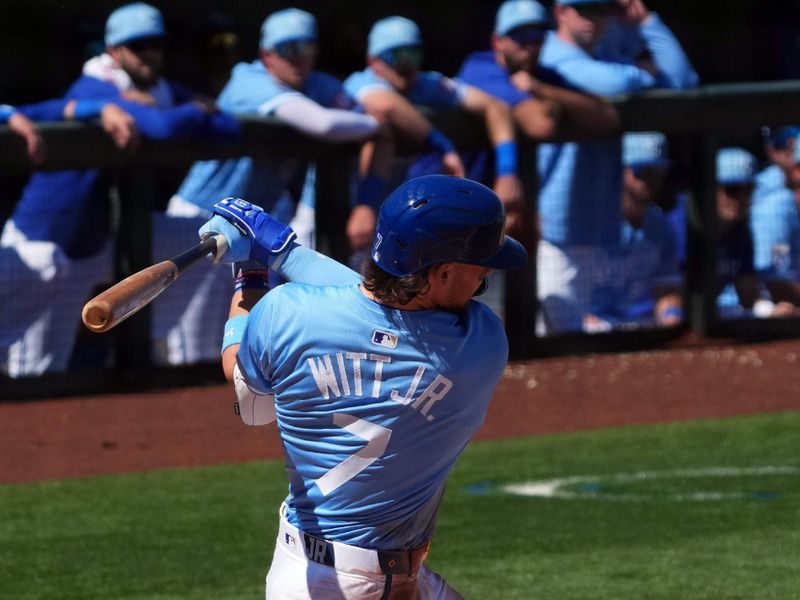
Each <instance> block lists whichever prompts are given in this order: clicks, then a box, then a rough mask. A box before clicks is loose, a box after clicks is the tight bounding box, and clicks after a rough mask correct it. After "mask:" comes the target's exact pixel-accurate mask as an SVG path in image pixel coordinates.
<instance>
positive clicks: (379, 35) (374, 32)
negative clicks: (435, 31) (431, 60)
mask: <svg viewBox="0 0 800 600" xmlns="http://www.w3.org/2000/svg"><path fill="white" fill-rule="evenodd" d="M406 46H422V34H421V33H420V31H419V27H417V24H416V23H414V21H412V20H411V19H406V18H405V17H386V18H385V19H381V20H380V21H377V22H376V23H375V24H374V25H373V26H372V29H371V30H370V32H369V38H368V43H367V54H368V55H369V56H379V55H380V54H381V53H382V52H386V51H387V50H391V49H393V48H403V47H406Z"/></svg>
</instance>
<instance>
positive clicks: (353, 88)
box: [344, 67, 394, 95]
mask: <svg viewBox="0 0 800 600" xmlns="http://www.w3.org/2000/svg"><path fill="white" fill-rule="evenodd" d="M344 87H345V89H346V90H347V91H348V92H349V93H350V94H353V95H355V93H357V92H359V91H361V90H364V89H367V88H370V89H371V88H376V89H387V90H392V89H394V88H392V87H391V85H390V84H389V82H388V81H386V80H385V79H384V78H383V77H380V76H379V75H378V74H377V73H375V71H373V70H372V69H371V68H369V67H368V68H366V69H364V70H363V71H356V72H355V73H352V74H351V75H350V76H349V77H348V78H347V79H346V80H345V82H344Z"/></svg>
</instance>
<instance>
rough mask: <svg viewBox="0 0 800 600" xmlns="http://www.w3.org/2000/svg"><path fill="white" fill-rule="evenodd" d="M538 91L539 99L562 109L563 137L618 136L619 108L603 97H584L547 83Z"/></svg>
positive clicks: (586, 95) (590, 95) (561, 126)
mask: <svg viewBox="0 0 800 600" xmlns="http://www.w3.org/2000/svg"><path fill="white" fill-rule="evenodd" d="M538 90H539V97H540V98H542V99H544V100H549V101H552V102H555V103H556V104H557V105H558V106H559V107H561V117H560V119H559V123H558V132H559V133H560V134H562V135H569V133H572V132H586V131H591V132H595V133H615V132H617V131H618V130H619V125H620V123H619V114H618V113H617V109H616V108H614V105H612V104H611V103H610V102H609V101H608V100H606V99H604V98H601V97H600V96H595V95H593V94H582V93H580V92H575V91H572V90H568V89H566V88H562V87H558V86H555V85H549V84H545V83H543V84H541V85H540V86H539V88H538Z"/></svg>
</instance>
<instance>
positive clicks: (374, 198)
mask: <svg viewBox="0 0 800 600" xmlns="http://www.w3.org/2000/svg"><path fill="white" fill-rule="evenodd" d="M385 194H386V181H385V180H384V179H383V178H382V177H378V176H377V175H367V176H366V177H364V178H363V179H362V180H361V181H360V182H359V183H358V191H357V192H356V205H359V204H366V205H367V206H370V207H372V208H373V209H374V210H375V212H378V209H379V208H380V207H381V204H382V203H383V198H384V195H385Z"/></svg>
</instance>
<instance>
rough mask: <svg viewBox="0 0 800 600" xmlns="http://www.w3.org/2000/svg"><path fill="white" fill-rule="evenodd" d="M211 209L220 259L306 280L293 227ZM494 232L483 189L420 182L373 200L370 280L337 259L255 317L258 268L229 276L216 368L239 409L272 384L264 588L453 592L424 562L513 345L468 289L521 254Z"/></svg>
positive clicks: (434, 179) (496, 210)
mask: <svg viewBox="0 0 800 600" xmlns="http://www.w3.org/2000/svg"><path fill="white" fill-rule="evenodd" d="M215 212H216V213H217V215H218V216H215V217H213V218H212V220H211V221H209V223H208V224H207V225H206V226H205V227H204V228H203V230H202V231H203V233H209V232H213V231H216V232H222V233H223V234H224V235H225V236H226V238H227V239H228V241H229V243H230V245H231V250H229V253H230V254H226V257H225V260H231V259H235V260H242V259H255V260H257V261H259V262H261V263H262V264H263V263H272V265H273V268H275V266H276V264H280V267H279V268H281V269H282V274H283V275H285V276H287V277H289V278H290V279H292V278H294V279H297V278H298V273H299V274H300V278H301V279H306V278H305V277H304V276H303V274H302V273H300V270H302V269H300V270H298V269H297V261H295V262H294V264H292V261H293V260H294V259H295V257H294V256H293V254H294V253H295V252H297V251H303V250H305V249H303V248H298V247H296V246H294V247H293V246H292V244H291V238H292V237H293V233H292V232H291V230H289V229H288V228H285V227H284V226H282V225H281V224H280V223H277V222H275V221H273V220H272V219H271V218H269V216H268V215H266V214H265V213H263V212H261V211H260V210H259V209H258V208H257V207H253V206H252V205H250V204H249V203H247V202H244V201H241V200H235V199H228V200H225V201H222V202H220V203H218V204H217V205H216V206H215ZM232 223H233V224H237V226H238V227H234V226H233V225H232ZM239 227H243V229H239ZM503 227H504V211H503V207H502V204H501V202H500V200H499V199H498V198H497V196H496V195H495V194H494V193H493V192H492V191H491V190H489V189H488V188H486V187H484V186H483V185H481V184H478V183H475V182H473V181H470V180H465V179H459V178H452V177H448V176H443V175H430V176H424V177H420V178H417V179H413V180H410V181H408V182H406V183H404V184H403V185H401V186H400V187H399V188H398V189H397V190H395V192H393V193H392V194H391V195H390V196H389V197H388V198H387V199H386V201H385V202H384V203H383V205H382V206H381V209H380V213H379V217H378V224H377V236H376V240H375V243H374V246H373V249H372V254H371V258H370V259H368V260H367V261H366V262H365V264H364V268H363V274H364V278H363V281H360V278H359V277H358V276H357V275H356V274H355V273H354V272H351V271H348V270H346V269H345V268H344V267H334V268H333V270H334V271H335V273H334V276H332V277H331V281H329V283H332V284H335V285H326V286H321V287H317V286H312V285H301V284H297V283H288V284H286V285H282V286H279V287H277V288H275V289H273V290H272V291H271V292H270V293H269V294H267V295H266V296H265V297H264V298H263V299H262V300H260V301H258V303H257V304H255V307H254V308H252V310H250V308H251V306H252V303H253V302H254V301H255V300H256V299H257V297H258V296H260V295H261V294H262V293H263V292H262V291H260V290H259V289H258V288H259V286H260V285H261V284H262V282H263V280H264V276H263V274H261V275H259V274H257V273H256V274H254V273H252V272H251V274H249V275H248V274H247V273H243V274H242V275H241V276H240V278H239V283H238V285H239V287H240V288H241V289H240V290H239V291H238V292H236V293H235V294H234V299H233V304H232V310H231V314H232V319H231V320H230V321H229V325H228V326H226V336H225V341H224V343H223V358H222V360H223V367H224V370H225V373H226V375H227V376H228V378H229V379H230V380H232V381H234V383H235V386H236V389H237V395H238V396H239V397H240V399H241V401H242V402H243V403H245V404H246V405H247V406H253V404H254V403H253V397H254V396H259V397H260V398H261V402H262V403H263V402H264V401H265V400H264V399H265V397H267V396H268V395H271V394H274V405H272V401H271V399H268V400H266V403H267V407H266V408H264V407H263V405H262V404H261V403H259V405H260V406H262V408H260V409H259V413H260V414H259V415H255V416H257V417H258V418H257V419H250V421H251V422H253V421H257V422H265V421H269V420H270V419H271V418H277V421H278V424H279V429H280V431H281V436H282V441H283V444H284V448H285V451H286V456H287V463H286V466H287V471H288V474H289V481H290V492H289V496H288V497H287V499H286V502H285V503H284V505H283V506H282V508H281V524H280V534H279V537H278V541H277V548H276V550H275V554H274V558H273V563H272V567H271V569H270V573H269V576H268V579H267V598H283V597H287V596H291V597H296V598H308V597H314V598H330V597H337V598H339V597H341V598H361V599H369V598H375V599H376V600H377V599H378V598H387V597H398V598H399V597H402V598H412V597H414V598H416V597H421V598H459V597H460V596H459V595H458V594H457V593H456V592H455V591H454V590H453V589H452V588H450V587H449V586H448V585H447V584H446V583H445V581H444V580H443V579H442V578H441V577H440V576H438V575H436V574H434V573H433V572H432V571H430V570H429V569H428V568H427V567H426V566H425V565H424V564H423V561H424V558H425V556H426V554H427V550H428V546H429V544H430V540H431V537H432V536H433V530H434V525H435V520H436V514H437V511H438V508H439V504H440V502H441V498H442V494H443V491H444V483H445V480H446V478H447V475H448V473H449V472H450V470H451V468H452V466H453V464H454V463H455V461H456V459H457V457H458V456H459V454H460V453H461V451H462V450H463V449H464V447H465V446H466V444H467V443H468V441H469V439H470V438H471V437H472V435H473V434H474V433H475V431H476V430H477V429H478V427H480V425H481V423H482V422H483V419H484V416H485V412H486V409H487V405H488V402H489V399H490V397H491V395H492V392H493V390H494V387H495V385H496V384H497V381H498V379H499V377H500V375H501V373H502V371H503V368H504V367H505V364H506V360H507V356H508V344H507V340H506V338H505V333H504V330H503V326H502V324H501V322H500V321H499V319H498V318H497V317H496V316H495V315H494V314H493V313H492V311H491V310H490V309H489V308H488V307H486V306H485V305H483V304H481V303H478V302H474V301H472V300H471V298H472V296H473V295H475V294H476V292H477V291H479V290H480V289H482V288H483V286H484V283H485V278H486V276H487V275H488V273H489V272H490V271H491V270H492V269H494V268H497V269H509V268H519V267H522V266H524V264H525V262H526V260H527V255H526V252H525V250H524V249H523V247H522V246H521V245H520V244H519V243H518V242H516V241H515V240H513V239H511V238H509V237H507V236H504V234H503ZM241 231H250V232H253V234H254V235H253V236H250V237H246V238H245V237H243V235H242V233H241ZM465 242H466V243H465ZM287 248H288V249H290V252H289V253H288V257H287V256H285V255H286V249H287ZM305 252H306V253H307V254H311V258H310V259H309V260H310V262H309V263H308V267H307V268H306V269H305V273H306V274H310V276H311V280H312V282H319V281H318V280H319V277H320V275H319V271H320V269H319V268H318V263H319V261H320V260H321V259H320V258H319V255H316V254H315V253H313V252H311V251H308V250H305ZM300 260H301V261H302V260H305V259H302V258H301V259H300ZM293 269H294V270H295V271H294V273H292V272H291V271H292V270H293ZM337 269H338V270H337ZM270 413H271V414H270ZM390 594H391V595H390Z"/></svg>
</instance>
